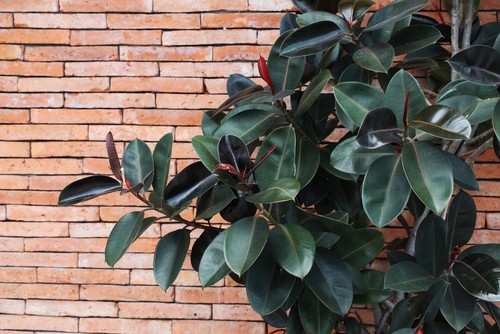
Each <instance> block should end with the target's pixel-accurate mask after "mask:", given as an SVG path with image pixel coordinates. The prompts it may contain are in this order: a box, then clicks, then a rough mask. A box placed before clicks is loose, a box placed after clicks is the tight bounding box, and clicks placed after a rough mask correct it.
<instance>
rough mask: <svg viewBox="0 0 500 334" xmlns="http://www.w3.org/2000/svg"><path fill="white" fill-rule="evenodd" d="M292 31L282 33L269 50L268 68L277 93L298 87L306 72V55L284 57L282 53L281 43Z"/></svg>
mask: <svg viewBox="0 0 500 334" xmlns="http://www.w3.org/2000/svg"><path fill="white" fill-rule="evenodd" d="M292 31H293V30H290V31H287V32H286V33H284V34H282V35H280V37H278V39H277V40H276V42H275V43H274V45H273V47H272V48H271V51H270V52H269V57H268V60H267V68H268V70H269V76H270V77H271V80H272V83H273V86H274V88H275V90H276V93H279V92H281V91H285V90H287V89H295V88H297V86H298V85H299V84H300V79H301V78H302V73H303V72H304V67H305V57H284V56H282V55H280V49H281V44H282V43H283V41H284V40H285V39H286V38H287V37H288V36H289V35H290V34H291V33H292Z"/></svg>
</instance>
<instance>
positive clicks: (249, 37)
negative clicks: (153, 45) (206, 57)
mask: <svg viewBox="0 0 500 334" xmlns="http://www.w3.org/2000/svg"><path fill="white" fill-rule="evenodd" d="M162 42H163V45H168V46H171V45H213V44H222V43H225V44H230V43H242V44H255V43H256V42H257V33H256V31H255V30H250V29H228V30H223V29H210V30H183V31H176V30H174V31H164V32H163V37H162Z"/></svg>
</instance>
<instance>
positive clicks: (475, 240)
mask: <svg viewBox="0 0 500 334" xmlns="http://www.w3.org/2000/svg"><path fill="white" fill-rule="evenodd" d="M498 240H500V231H499V230H475V231H474V234H473V235H472V238H471V239H470V242H469V244H472V245H475V244H498Z"/></svg>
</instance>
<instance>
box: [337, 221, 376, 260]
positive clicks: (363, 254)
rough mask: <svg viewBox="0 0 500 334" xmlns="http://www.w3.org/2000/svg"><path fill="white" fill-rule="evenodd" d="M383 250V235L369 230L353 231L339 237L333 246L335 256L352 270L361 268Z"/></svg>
mask: <svg viewBox="0 0 500 334" xmlns="http://www.w3.org/2000/svg"><path fill="white" fill-rule="evenodd" d="M383 248H384V235H383V234H382V232H380V231H377V230H375V229H371V228H362V229H357V230H353V231H351V232H348V233H344V234H343V235H341V237H340V240H339V241H337V243H336V244H335V245H334V246H333V250H334V251H335V253H336V254H339V256H340V257H341V258H342V260H344V261H345V262H347V263H349V264H350V265H351V266H353V267H354V268H357V269H359V268H363V267H364V266H365V265H367V264H368V263H370V262H371V261H373V260H374V259H375V258H376V257H377V256H378V254H379V253H380V252H381V251H382V249H383Z"/></svg>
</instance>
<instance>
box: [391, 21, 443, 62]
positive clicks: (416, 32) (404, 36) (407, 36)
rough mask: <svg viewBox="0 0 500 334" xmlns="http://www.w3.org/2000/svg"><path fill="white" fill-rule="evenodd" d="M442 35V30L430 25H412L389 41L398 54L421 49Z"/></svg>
mask: <svg viewBox="0 0 500 334" xmlns="http://www.w3.org/2000/svg"><path fill="white" fill-rule="evenodd" d="M441 37H442V35H441V32H440V31H439V30H438V29H436V28H435V27H433V26H430V25H410V26H408V27H404V28H402V29H401V30H399V31H398V32H396V33H395V34H394V35H392V36H391V39H390V40H389V43H390V44H391V45H392V46H393V47H394V51H395V53H396V55H401V54H406V53H410V52H413V51H416V50H420V49H422V48H424V47H426V46H428V45H430V44H432V43H434V42H436V41H437V40H438V39H440V38H441Z"/></svg>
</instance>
